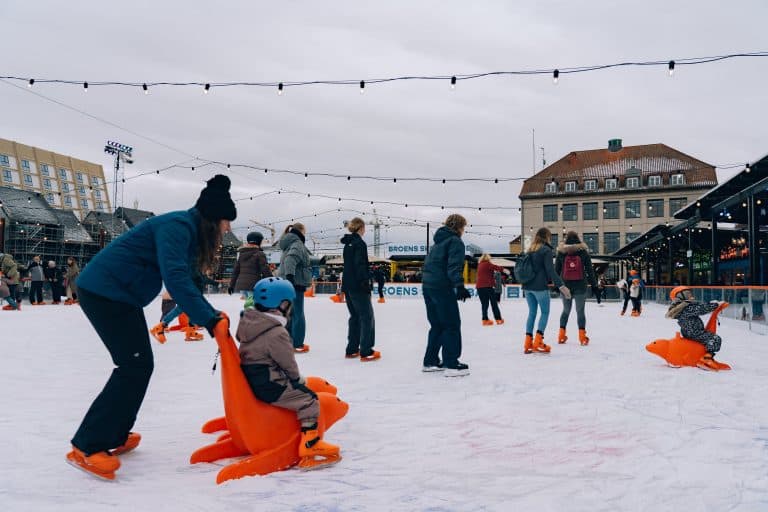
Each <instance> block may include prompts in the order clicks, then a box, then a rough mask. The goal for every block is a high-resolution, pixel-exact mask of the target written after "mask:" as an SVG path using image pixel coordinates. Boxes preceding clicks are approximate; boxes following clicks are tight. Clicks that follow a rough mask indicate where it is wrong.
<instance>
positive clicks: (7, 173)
mask: <svg viewBox="0 0 768 512" xmlns="http://www.w3.org/2000/svg"><path fill="white" fill-rule="evenodd" d="M3 181H5V182H6V183H13V173H11V170H10V169H3Z"/></svg>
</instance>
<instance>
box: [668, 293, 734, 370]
mask: <svg viewBox="0 0 768 512" xmlns="http://www.w3.org/2000/svg"><path fill="white" fill-rule="evenodd" d="M669 298H670V299H671V300H672V304H670V306H669V309H668V310H667V314H666V315H665V316H666V318H672V319H675V320H677V323H678V324H679V325H680V334H682V335H683V336H684V337H686V338H688V339H689V340H693V341H696V342H698V343H701V344H702V345H704V347H705V348H706V349H707V353H706V354H704V355H703V356H702V357H701V359H700V360H699V362H698V363H697V364H696V366H698V367H699V368H701V369H702V370H714V371H717V370H720V369H722V368H721V364H720V363H718V362H717V361H715V354H717V352H718V351H719V350H720V345H721V343H722V339H721V338H720V336H718V335H717V334H715V333H713V332H709V331H707V330H706V329H705V328H704V322H702V321H701V318H699V317H700V316H701V315H706V314H707V313H711V312H713V311H714V310H716V309H717V308H718V307H719V306H720V304H721V302H718V301H712V302H709V303H705V302H699V301H697V300H695V299H694V298H693V291H692V290H691V289H690V288H688V287H686V286H678V287H676V288H673V289H672V291H671V292H670V293H669Z"/></svg>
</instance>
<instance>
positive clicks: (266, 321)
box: [237, 277, 339, 468]
mask: <svg viewBox="0 0 768 512" xmlns="http://www.w3.org/2000/svg"><path fill="white" fill-rule="evenodd" d="M295 298H296V291H295V289H294V287H293V285H292V284H291V282H290V281H288V280H286V279H281V278H279V277H266V278H264V279H262V280H260V281H259V282H258V283H256V286H254V287H253V296H252V297H250V298H249V299H248V301H247V302H246V304H245V310H244V311H243V313H242V314H241V317H240V323H239V325H238V326H237V340H238V341H239V342H240V366H241V368H242V369H243V373H244V374H245V378H246V380H247V381H248V384H249V385H250V386H251V389H252V390H253V394H254V395H256V398H258V399H259V400H261V401H262V402H266V403H269V404H272V405H275V406H277V407H282V408H284V409H290V410H292V411H295V412H296V416H297V418H298V420H299V423H300V424H301V444H300V445H299V456H300V457H301V462H300V463H299V465H300V466H302V467H307V468H309V467H317V466H318V465H327V464H332V463H335V462H338V460H339V447H338V446H334V445H332V444H328V443H326V442H325V441H322V440H321V438H320V434H319V431H318V428H317V419H318V416H319V415H320V403H319V402H318V400H317V395H316V394H315V393H314V392H313V391H312V390H311V389H309V388H308V387H307V386H306V381H305V380H304V377H302V376H301V374H300V373H299V367H298V365H297V364H296V354H295V353H294V350H293V342H292V341H291V336H290V334H288V330H287V329H286V328H285V326H286V323H287V319H288V316H289V315H290V311H291V306H292V304H293V301H294V299H295ZM315 456H320V457H324V459H323V460H322V461H316V460H315V459H314V457H315ZM318 462H321V464H318Z"/></svg>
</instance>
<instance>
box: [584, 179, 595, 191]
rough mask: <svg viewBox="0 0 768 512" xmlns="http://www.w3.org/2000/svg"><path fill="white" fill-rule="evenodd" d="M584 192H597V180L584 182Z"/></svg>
mask: <svg viewBox="0 0 768 512" xmlns="http://www.w3.org/2000/svg"><path fill="white" fill-rule="evenodd" d="M584 190H597V180H587V181H585V182H584Z"/></svg>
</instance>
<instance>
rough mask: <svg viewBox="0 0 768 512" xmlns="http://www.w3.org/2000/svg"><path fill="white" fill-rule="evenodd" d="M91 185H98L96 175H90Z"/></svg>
mask: <svg viewBox="0 0 768 512" xmlns="http://www.w3.org/2000/svg"><path fill="white" fill-rule="evenodd" d="M91 185H93V186H94V187H95V186H98V185H99V177H98V176H91Z"/></svg>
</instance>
